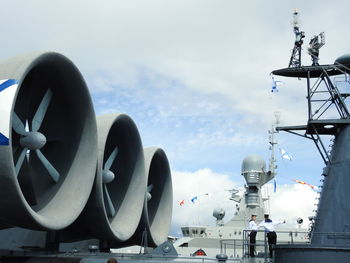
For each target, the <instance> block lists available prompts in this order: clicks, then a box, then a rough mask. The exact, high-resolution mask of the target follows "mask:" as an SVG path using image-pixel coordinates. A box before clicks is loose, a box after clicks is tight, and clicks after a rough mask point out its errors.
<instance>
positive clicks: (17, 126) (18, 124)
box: [12, 112, 27, 136]
mask: <svg viewBox="0 0 350 263" xmlns="http://www.w3.org/2000/svg"><path fill="white" fill-rule="evenodd" d="M12 128H13V129H14V130H15V132H16V133H17V134H19V135H23V136H25V135H26V134H27V132H26V130H25V128H24V124H23V122H22V121H21V119H20V118H19V117H18V115H17V114H16V113H15V112H13V113H12Z"/></svg>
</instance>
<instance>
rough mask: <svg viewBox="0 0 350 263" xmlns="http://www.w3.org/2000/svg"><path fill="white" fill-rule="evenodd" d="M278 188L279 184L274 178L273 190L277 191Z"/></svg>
mask: <svg viewBox="0 0 350 263" xmlns="http://www.w3.org/2000/svg"><path fill="white" fill-rule="evenodd" d="M276 188H277V185H276V179H273V191H274V192H275V193H276Z"/></svg>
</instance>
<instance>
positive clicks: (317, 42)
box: [307, 32, 326, 66]
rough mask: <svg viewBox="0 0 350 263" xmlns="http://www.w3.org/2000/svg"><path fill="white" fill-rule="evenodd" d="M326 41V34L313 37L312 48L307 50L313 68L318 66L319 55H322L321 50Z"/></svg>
mask: <svg viewBox="0 0 350 263" xmlns="http://www.w3.org/2000/svg"><path fill="white" fill-rule="evenodd" d="M325 43H326V39H325V36H324V32H321V33H320V34H318V35H317V36H313V37H312V38H311V40H310V43H309V45H310V47H309V48H308V49H307V52H308V53H309V55H310V56H311V60H312V66H318V65H319V64H318V60H319V58H318V55H319V53H320V48H321V47H323V46H324V44H325Z"/></svg>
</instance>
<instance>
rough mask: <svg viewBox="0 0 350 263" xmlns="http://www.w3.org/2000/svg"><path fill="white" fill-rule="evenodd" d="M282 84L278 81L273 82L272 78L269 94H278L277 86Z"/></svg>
mask: <svg viewBox="0 0 350 263" xmlns="http://www.w3.org/2000/svg"><path fill="white" fill-rule="evenodd" d="M280 84H283V82H282V81H279V80H275V78H274V77H272V88H271V92H278V91H279V90H278V85H280Z"/></svg>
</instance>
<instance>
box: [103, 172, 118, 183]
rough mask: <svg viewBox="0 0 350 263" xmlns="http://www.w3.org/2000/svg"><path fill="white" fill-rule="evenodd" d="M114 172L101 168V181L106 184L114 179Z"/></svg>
mask: <svg viewBox="0 0 350 263" xmlns="http://www.w3.org/2000/svg"><path fill="white" fill-rule="evenodd" d="M114 177H115V175H114V173H113V172H112V171H111V170H103V172H102V181H103V183H104V184H108V183H110V182H112V181H113V180H114Z"/></svg>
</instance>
